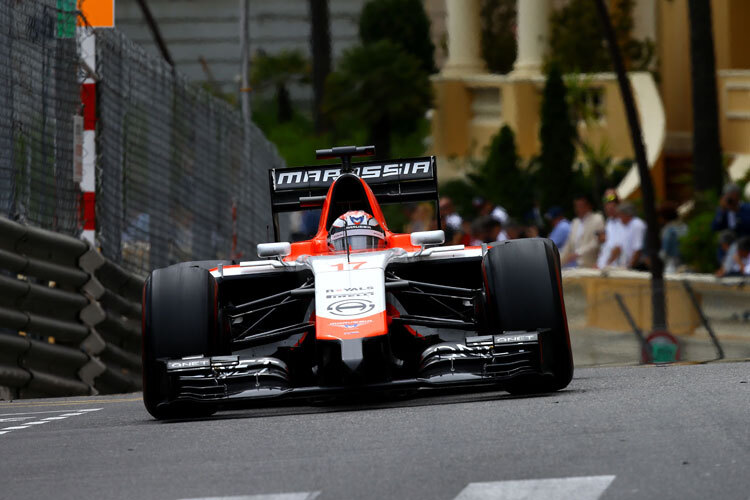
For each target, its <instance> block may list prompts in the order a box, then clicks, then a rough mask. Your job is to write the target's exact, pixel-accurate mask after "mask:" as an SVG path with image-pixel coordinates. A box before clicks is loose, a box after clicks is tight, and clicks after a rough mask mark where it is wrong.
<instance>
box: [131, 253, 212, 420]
mask: <svg viewBox="0 0 750 500" xmlns="http://www.w3.org/2000/svg"><path fill="white" fill-rule="evenodd" d="M220 334H221V329H220V326H219V321H218V285H217V283H216V280H215V279H214V277H213V276H212V275H211V273H210V272H209V271H208V270H206V269H205V268H201V267H197V266H186V265H176V266H171V267H167V268H164V269H157V270H155V271H153V272H152V273H151V276H150V277H149V278H148V280H147V281H146V284H145V286H144V289H143V403H144V405H145V406H146V410H147V411H148V412H149V413H150V414H151V415H152V416H153V417H155V418H157V419H168V418H189V417H198V416H208V415H211V414H213V413H214V412H215V411H216V408H215V406H213V405H206V404H201V403H185V402H179V403H175V402H172V403H170V402H169V399H170V386H169V378H168V375H167V372H166V365H165V363H164V362H163V361H161V360H163V359H167V358H169V359H174V358H181V357H185V356H197V355H204V356H207V355H211V354H213V353H216V352H217V351H218V350H220V349H221V346H220V344H221V338H220Z"/></svg>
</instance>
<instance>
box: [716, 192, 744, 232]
mask: <svg viewBox="0 0 750 500" xmlns="http://www.w3.org/2000/svg"><path fill="white" fill-rule="evenodd" d="M741 194H742V192H741V190H740V187H739V186H738V185H737V184H733V183H730V184H726V185H725V186H724V189H723V191H722V196H721V200H720V201H719V208H717V209H716V216H715V217H714V220H713V222H712V223H711V229H712V230H714V231H722V230H724V229H729V230H731V231H734V234H736V235H737V237H738V238H742V237H743V236H750V203H745V202H742V200H741Z"/></svg>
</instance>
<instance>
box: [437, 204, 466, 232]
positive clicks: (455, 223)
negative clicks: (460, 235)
mask: <svg viewBox="0 0 750 500" xmlns="http://www.w3.org/2000/svg"><path fill="white" fill-rule="evenodd" d="M440 217H441V218H442V219H443V221H444V224H443V225H444V226H445V227H446V228H450V229H452V230H453V231H461V223H462V222H463V219H462V218H461V216H460V215H458V213H457V212H456V208H455V207H454V206H453V200H451V199H450V198H448V197H447V196H443V197H442V198H440Z"/></svg>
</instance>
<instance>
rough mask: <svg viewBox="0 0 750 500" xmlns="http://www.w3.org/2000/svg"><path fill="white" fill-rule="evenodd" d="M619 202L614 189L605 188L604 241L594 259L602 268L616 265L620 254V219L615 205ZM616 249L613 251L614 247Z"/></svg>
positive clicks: (621, 234)
mask: <svg viewBox="0 0 750 500" xmlns="http://www.w3.org/2000/svg"><path fill="white" fill-rule="evenodd" d="M619 203H620V200H619V198H618V197H617V193H616V192H615V190H614V189H607V191H605V193H604V215H606V216H607V221H606V222H605V223H604V233H603V234H602V236H603V237H604V241H603V242H602V246H601V247H599V256H598V257H597V259H596V267H598V268H599V269H604V268H605V267H609V266H613V265H616V263H617V259H618V258H619V256H620V250H619V248H620V247H621V240H622V236H623V227H622V221H620V217H619V216H618V212H617V206H618V204H619ZM616 248H618V250H617V251H615V252H613V250H614V249H616Z"/></svg>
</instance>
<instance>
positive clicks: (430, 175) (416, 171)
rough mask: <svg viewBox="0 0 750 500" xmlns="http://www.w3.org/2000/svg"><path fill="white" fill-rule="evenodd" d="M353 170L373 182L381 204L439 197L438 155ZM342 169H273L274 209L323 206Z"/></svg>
mask: <svg viewBox="0 0 750 500" xmlns="http://www.w3.org/2000/svg"><path fill="white" fill-rule="evenodd" d="M351 171H352V173H354V174H356V175H357V176H359V177H361V178H362V179H363V180H364V181H365V182H366V183H367V184H368V185H369V186H370V189H372V191H373V193H374V194H375V197H376V198H377V200H378V202H379V203H380V204H388V203H404V202H413V201H437V199H438V187H437V165H436V163H435V157H434V156H425V157H420V158H403V159H399V160H387V161H368V162H358V163H353V164H352V170H351ZM341 173H342V165H341V164H337V165H321V166H315V167H292V168H279V169H271V170H269V183H270V187H271V211H272V213H273V214H277V213H279V212H291V211H297V210H311V209H315V208H320V207H321V206H322V205H323V202H324V201H325V197H326V193H327V192H328V188H330V187H331V184H332V183H333V181H334V180H336V179H337V178H338V177H339V176H340V175H341Z"/></svg>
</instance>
